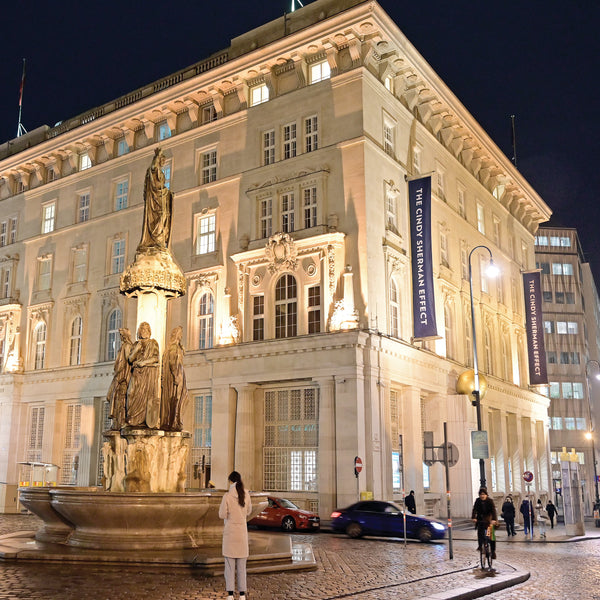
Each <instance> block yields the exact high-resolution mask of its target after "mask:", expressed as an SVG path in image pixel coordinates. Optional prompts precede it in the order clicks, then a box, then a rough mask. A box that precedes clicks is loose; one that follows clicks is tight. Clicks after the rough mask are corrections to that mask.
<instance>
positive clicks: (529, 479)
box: [523, 471, 533, 539]
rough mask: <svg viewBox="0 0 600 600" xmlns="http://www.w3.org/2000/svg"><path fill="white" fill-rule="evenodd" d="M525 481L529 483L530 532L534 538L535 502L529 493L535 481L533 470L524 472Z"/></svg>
mask: <svg viewBox="0 0 600 600" xmlns="http://www.w3.org/2000/svg"><path fill="white" fill-rule="evenodd" d="M523 481H524V482H525V483H526V484H527V497H528V500H529V534H530V535H531V539H533V502H532V501H531V495H530V494H529V486H530V484H531V482H532V481H533V473H532V472H531V471H525V472H524V473H523Z"/></svg>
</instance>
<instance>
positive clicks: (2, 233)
mask: <svg viewBox="0 0 600 600" xmlns="http://www.w3.org/2000/svg"><path fill="white" fill-rule="evenodd" d="M7 234H8V221H2V223H0V247H3V246H6V240H7Z"/></svg>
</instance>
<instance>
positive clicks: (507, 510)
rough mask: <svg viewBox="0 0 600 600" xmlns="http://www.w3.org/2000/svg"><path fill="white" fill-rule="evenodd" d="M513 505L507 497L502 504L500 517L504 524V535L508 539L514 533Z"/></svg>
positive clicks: (509, 497)
mask: <svg viewBox="0 0 600 600" xmlns="http://www.w3.org/2000/svg"><path fill="white" fill-rule="evenodd" d="M515 513H516V510H515V505H514V503H513V501H512V497H511V496H507V497H506V500H505V501H504V504H502V514H501V515H500V516H501V517H502V518H503V519H504V522H505V523H506V533H507V535H508V536H509V537H510V536H511V535H516V533H515Z"/></svg>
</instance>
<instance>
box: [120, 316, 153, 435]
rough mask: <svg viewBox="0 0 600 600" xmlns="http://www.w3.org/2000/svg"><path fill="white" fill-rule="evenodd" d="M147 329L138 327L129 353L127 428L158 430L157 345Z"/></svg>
mask: <svg viewBox="0 0 600 600" xmlns="http://www.w3.org/2000/svg"><path fill="white" fill-rule="evenodd" d="M151 335H152V331H151V330H150V325H148V323H146V322H145V321H144V322H143V323H140V326H139V327H138V333H137V337H138V339H137V341H136V342H135V344H133V348H132V349H131V352H130V353H129V363H130V365H131V379H130V380H129V385H128V386H127V409H126V410H127V424H128V425H130V426H131V427H149V428H150V429H158V428H159V426H160V392H159V389H158V369H159V366H160V362H159V361H160V351H159V349H158V342H157V341H156V340H154V339H152V338H151V337H150V336H151Z"/></svg>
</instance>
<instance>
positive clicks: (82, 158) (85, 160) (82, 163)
mask: <svg viewBox="0 0 600 600" xmlns="http://www.w3.org/2000/svg"><path fill="white" fill-rule="evenodd" d="M91 166H92V159H91V158H90V155H89V154H88V153H87V152H84V153H83V154H80V155H79V170H80V171H85V170H86V169H89V168H91Z"/></svg>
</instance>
